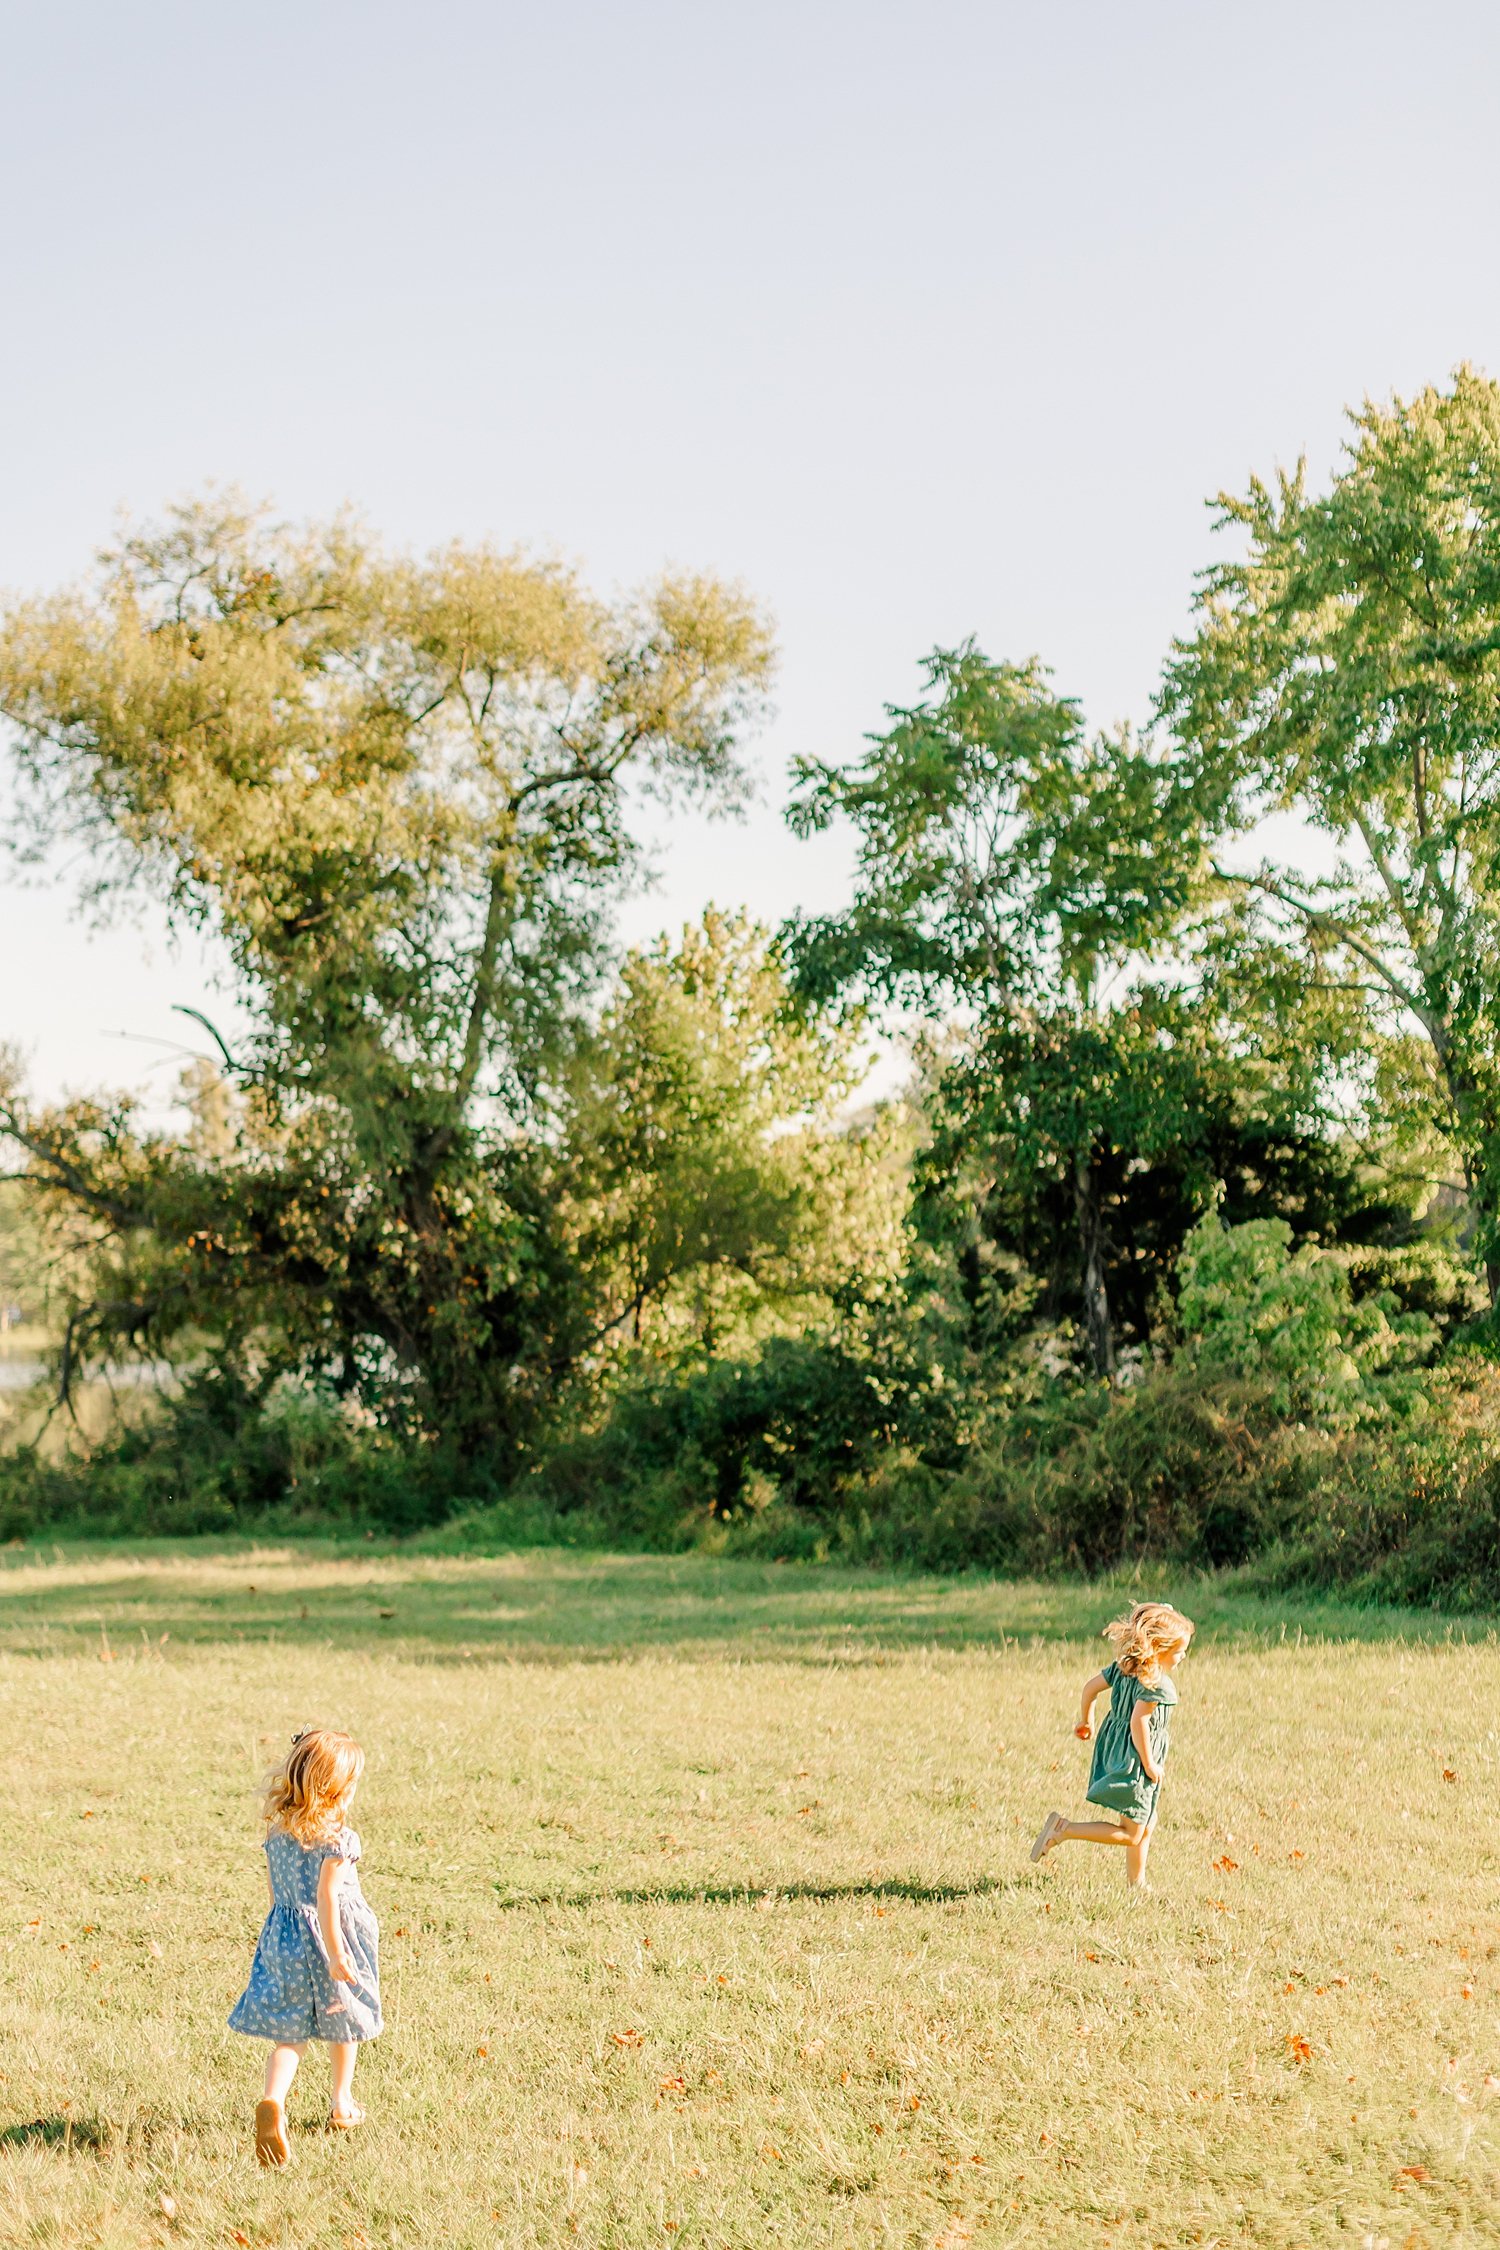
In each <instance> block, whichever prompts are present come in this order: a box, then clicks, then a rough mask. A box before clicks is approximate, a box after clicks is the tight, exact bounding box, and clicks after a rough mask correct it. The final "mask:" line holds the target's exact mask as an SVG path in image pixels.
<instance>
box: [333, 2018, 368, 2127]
mask: <svg viewBox="0 0 1500 2250" xmlns="http://www.w3.org/2000/svg"><path fill="white" fill-rule="evenodd" d="M358 2059H359V2042H358V2040H356V2039H336V2040H333V2041H331V2042H330V2044H329V2048H328V2068H329V2070H330V2072H331V2073H332V2076H333V2098H332V2100H331V2102H330V2103H329V2109H328V2114H329V2116H330V2117H333V2118H336V2119H339V2120H341V2121H342V2122H343V2123H344V2124H346V2125H353V2124H357V2123H358V2121H359V2115H360V2111H359V2104H358V2103H357V2102H356V2101H355V2099H354V2093H353V2087H354V2065H355V2063H356V2062H357V2061H358Z"/></svg>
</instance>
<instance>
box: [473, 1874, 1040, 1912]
mask: <svg viewBox="0 0 1500 2250" xmlns="http://www.w3.org/2000/svg"><path fill="white" fill-rule="evenodd" d="M1024 1881H1025V1877H1024V1876H1016V1875H977V1876H976V1877H975V1878H974V1880H973V1882H971V1883H924V1882H920V1881H918V1880H917V1878H916V1877H915V1876H894V1875H893V1876H890V1877H888V1878H886V1879H883V1880H881V1881H874V1882H864V1883H660V1884H646V1885H643V1886H642V1887H640V1888H639V1889H635V1890H630V1889H626V1890H612V1891H524V1892H523V1891H511V1890H508V1889H507V1888H506V1887H505V1886H504V1885H503V1884H499V1883H497V1884H496V1886H495V1888H496V1889H497V1890H498V1891H499V1892H500V1894H501V1895H500V1899H499V1902H498V1903H499V1906H500V1909H501V1911H502V1913H506V1914H511V1913H516V1912H519V1911H521V1910H523V1909H525V1908H527V1907H537V1906H762V1905H768V1904H771V1903H779V1902H780V1901H781V1900H783V1899H803V1900H810V1901H812V1902H813V1903H814V1904H815V1905H837V1904H838V1903H839V1902H840V1901H841V1900H844V1899H861V1898H867V1899H878V1898H891V1899H900V1900H902V1901H903V1902H904V1903H906V1904H907V1905H910V1906H951V1905H954V1904H956V1903H957V1901H959V1900H960V1899H968V1898H989V1897H992V1896H993V1895H994V1894H995V1893H996V1892H999V1891H1013V1890H1015V1889H1017V1888H1018V1887H1019V1885H1020V1884H1021V1883H1023V1882H1024Z"/></svg>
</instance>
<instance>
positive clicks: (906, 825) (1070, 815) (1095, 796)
mask: <svg viewBox="0 0 1500 2250" xmlns="http://www.w3.org/2000/svg"><path fill="white" fill-rule="evenodd" d="M923 669H924V673H925V676H926V681H927V687H928V690H929V692H928V694H927V696H926V697H925V698H924V699H923V700H922V701H921V702H919V703H917V704H915V705H913V706H912V707H911V708H909V709H903V708H899V707H895V706H891V707H889V708H888V712H887V716H888V717H889V719H890V720H891V722H892V723H891V725H890V727H889V728H888V729H887V731H886V732H885V733H883V734H880V735H875V736H872V737H871V739H870V747H869V749H868V751H867V753H866V755H865V756H864V758H863V759H862V760H860V761H859V762H858V763H857V764H855V765H852V766H849V767H836V766H831V765H827V764H824V763H822V762H819V761H812V760H807V761H804V762H803V764H802V766H801V768H800V770H799V775H798V780H799V788H800V794H799V796H798V797H797V798H796V800H795V801H794V804H793V808H792V813H791V818H792V821H793V825H794V826H795V827H796V828H798V829H799V831H801V832H804V833H805V832H807V831H809V830H812V829H819V828H824V827H827V826H828V825H829V824H830V823H831V822H832V821H833V820H834V819H835V818H836V817H838V816H839V815H842V816H844V817H846V818H847V819H849V820H850V821H852V822H853V824H854V827H855V829H856V832H857V836H858V846H857V849H858V875H857V881H856V895H855V900H854V904H853V906H852V907H851V908H850V909H849V911H848V912H847V913H845V914H842V915H838V916H833V917H829V918H827V919H824V920H822V921H816V922H804V923H801V924H799V925H796V926H795V927H794V928H793V929H792V930H791V931H790V932H789V934H788V941H787V942H788V948H789V952H790V955H791V958H792V959H793V960H794V961H795V963H796V965H797V973H798V977H799V982H800V985H801V988H802V989H803V990H804V991H807V992H809V993H811V994H815V995H821V994H825V993H828V992H832V991H838V990H849V991H855V992H857V991H860V990H861V989H863V990H864V991H866V992H868V993H871V994H874V995H879V996H881V997H884V998H885V999H887V1000H889V1001H892V1002H898V1003H899V1002H903V1001H904V1002H916V1003H919V1004H921V1005H922V1006H924V1007H925V1008H927V1009H928V1010H930V1011H936V1012H944V1011H946V1012H950V1013H951V1012H954V1011H956V1012H958V1014H959V1016H960V1017H961V1019H962V1020H963V1021H965V1022H966V1024H967V1027H968V1034H969V1048H970V1054H969V1059H967V1060H964V1059H960V1061H959V1062H958V1064H957V1065H956V1068H955V1075H954V1077H953V1078H952V1080H951V1081H950V1091H952V1092H954V1093H957V1091H958V1089H959V1087H960V1085H961V1083H963V1082H966V1081H967V1079H968V1074H969V1073H970V1072H971V1071H972V1068H973V1065H974V1061H975V1060H976V1059H977V1058H980V1057H984V1056H988V1058H989V1063H990V1066H994V1065H995V1064H997V1063H998V1064H999V1067H1000V1068H1001V1071H1002V1073H1003V1077H1004V1082H1005V1089H1006V1093H1007V1094H1010V1095H1014V1096H1015V1106H1013V1108H1012V1112H1011V1124H1012V1125H1013V1126H1015V1127H1016V1128H1017V1129H1018V1130H1021V1131H1022V1132H1023V1133H1026V1134H1030V1135H1032V1136H1033V1138H1034V1139H1035V1140H1036V1143H1037V1147H1038V1149H1039V1150H1040V1149H1041V1148H1042V1147H1045V1149H1046V1151H1047V1154H1046V1158H1045V1161H1047V1162H1049V1163H1050V1162H1051V1161H1053V1159H1054V1158H1057V1159H1058V1160H1060V1161H1061V1162H1062V1163H1063V1165H1064V1168H1065V1171H1066V1176H1067V1180H1068V1188H1069V1192H1070V1194H1071V1197H1072V1201H1073V1211H1074V1227H1075V1241H1076V1252H1077V1263H1078V1271H1079V1280H1080V1288H1081V1295H1082V1299H1083V1305H1084V1314H1085V1326H1086V1330H1087V1335H1088V1340H1089V1351H1090V1358H1091V1361H1092V1364H1093V1367H1094V1369H1095V1372H1096V1373H1098V1374H1099V1375H1101V1376H1107V1375H1108V1374H1109V1373H1110V1371H1111V1369H1112V1367H1113V1362H1114V1349H1115V1343H1114V1321H1113V1317H1112V1314H1111V1309H1110V1304H1109V1292H1108V1285H1107V1281H1106V1274H1105V1267H1106V1262H1107V1245H1106V1240H1105V1225H1104V1212H1103V1206H1102V1201H1101V1192H1100V1166H1101V1161H1102V1160H1103V1158H1104V1156H1105V1154H1106V1152H1107V1151H1108V1150H1109V1148H1110V1147H1111V1146H1112V1145H1113V1134H1114V1131H1115V1127H1114V1125H1113V1124H1112V1122H1111V1117H1110V1114H1109V1112H1110V1104H1111V1101H1112V1100H1113V1095H1112V1094H1108V1095H1105V1096H1104V1098H1103V1100H1102V1102H1101V1099H1100V1080H1099V1075H1098V1067H1097V1066H1098V1063H1099V1058H1100V1056H1101V1054H1103V1053H1104V1052H1105V1051H1106V1050H1108V1051H1111V1052H1112V1051H1113V1048H1114V1046H1116V1045H1117V1044H1118V1041H1119V1036H1120V1034H1119V1033H1118V1031H1117V1027H1114V1026H1113V1025H1112V1024H1111V1022H1110V1015H1111V1011H1110V1009H1109V1007H1108V1005H1107V999H1106V987H1107V984H1108V981H1109V978H1110V975H1111V973H1112V972H1114V973H1116V974H1117V973H1118V972H1119V970H1120V969H1121V968H1122V967H1123V965H1124V964H1126V963H1127V962H1128V960H1129V959H1130V957H1131V955H1132V954H1133V953H1135V952H1136V951H1137V949H1139V948H1140V947H1142V946H1144V945H1146V944H1147V943H1149V942H1150V940H1151V939H1152V938H1154V937H1157V936H1159V935H1161V934H1162V933H1163V932H1164V931H1167V930H1169V929H1170V928H1171V926H1172V922H1173V919H1174V917H1175V915H1176V913H1177V912H1178V911H1179V910H1180V908H1181V906H1182V905H1183V904H1184V903H1185V902H1186V899H1187V897H1188V895H1189V889H1190V883H1191V878H1192V873H1193V868H1192V864H1191V860H1190V858H1189V857H1187V856H1184V852H1183V839H1184V836H1185V834H1186V828H1185V824H1184V823H1183V821H1182V819H1181V817H1180V815H1179V813H1178V811H1177V808H1176V806H1175V803H1174V796H1173V786H1172V782H1171V777H1170V775H1168V774H1167V773H1166V772H1164V770H1163V768H1162V767H1161V765H1160V764H1159V763H1158V762H1157V761H1156V760H1155V759H1154V758H1153V757H1152V756H1151V755H1150V753H1149V752H1148V751H1147V750H1146V749H1144V748H1143V747H1141V746H1140V745H1138V744H1137V743H1135V742H1134V741H1133V740H1132V739H1131V737H1130V736H1129V735H1128V734H1127V733H1121V734H1118V735H1114V736H1100V737H1097V738H1095V739H1093V740H1089V739H1088V738H1087V737H1086V736H1085V733H1084V730H1083V726H1082V722H1081V719H1080V716H1079V712H1078V708H1077V705H1076V704H1074V703H1073V702H1071V701H1069V700H1067V699H1066V698H1062V697H1058V696H1055V695H1054V694H1053V693H1052V691H1051V689H1050V688H1049V686H1048V685H1047V679H1046V675H1045V674H1044V673H1043V671H1042V669H1041V667H1040V666H1039V665H1038V664H1036V663H1035V662H1033V663H1030V664H1026V665H1012V664H994V663H992V662H991V661H990V660H989V659H988V658H987V657H985V656H984V655H982V654H981V652H980V651H979V650H978V649H977V648H976V647H975V646H974V644H973V643H972V642H968V643H965V644H964V645H963V646H962V647H960V648H957V649H952V650H943V649H939V650H937V651H935V652H934V653H933V655H931V656H930V657H929V658H928V659H927V660H926V662H925V665H924V667H923ZM1002 1050H1003V1059H1002ZM1086 1052H1087V1060H1085V1054H1086ZM980 1067H981V1068H983V1067H984V1065H982V1064H981V1066H980ZM1113 1068H1114V1066H1113V1064H1111V1066H1110V1072H1107V1073H1106V1076H1109V1075H1110V1074H1111V1073H1112V1072H1113ZM1131 1098H1133V1097H1131ZM976 1114H977V1113H976ZM1037 1161H1039V1162H1040V1161H1043V1159H1042V1157H1041V1156H1040V1155H1039V1156H1038V1158H1037Z"/></svg>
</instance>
